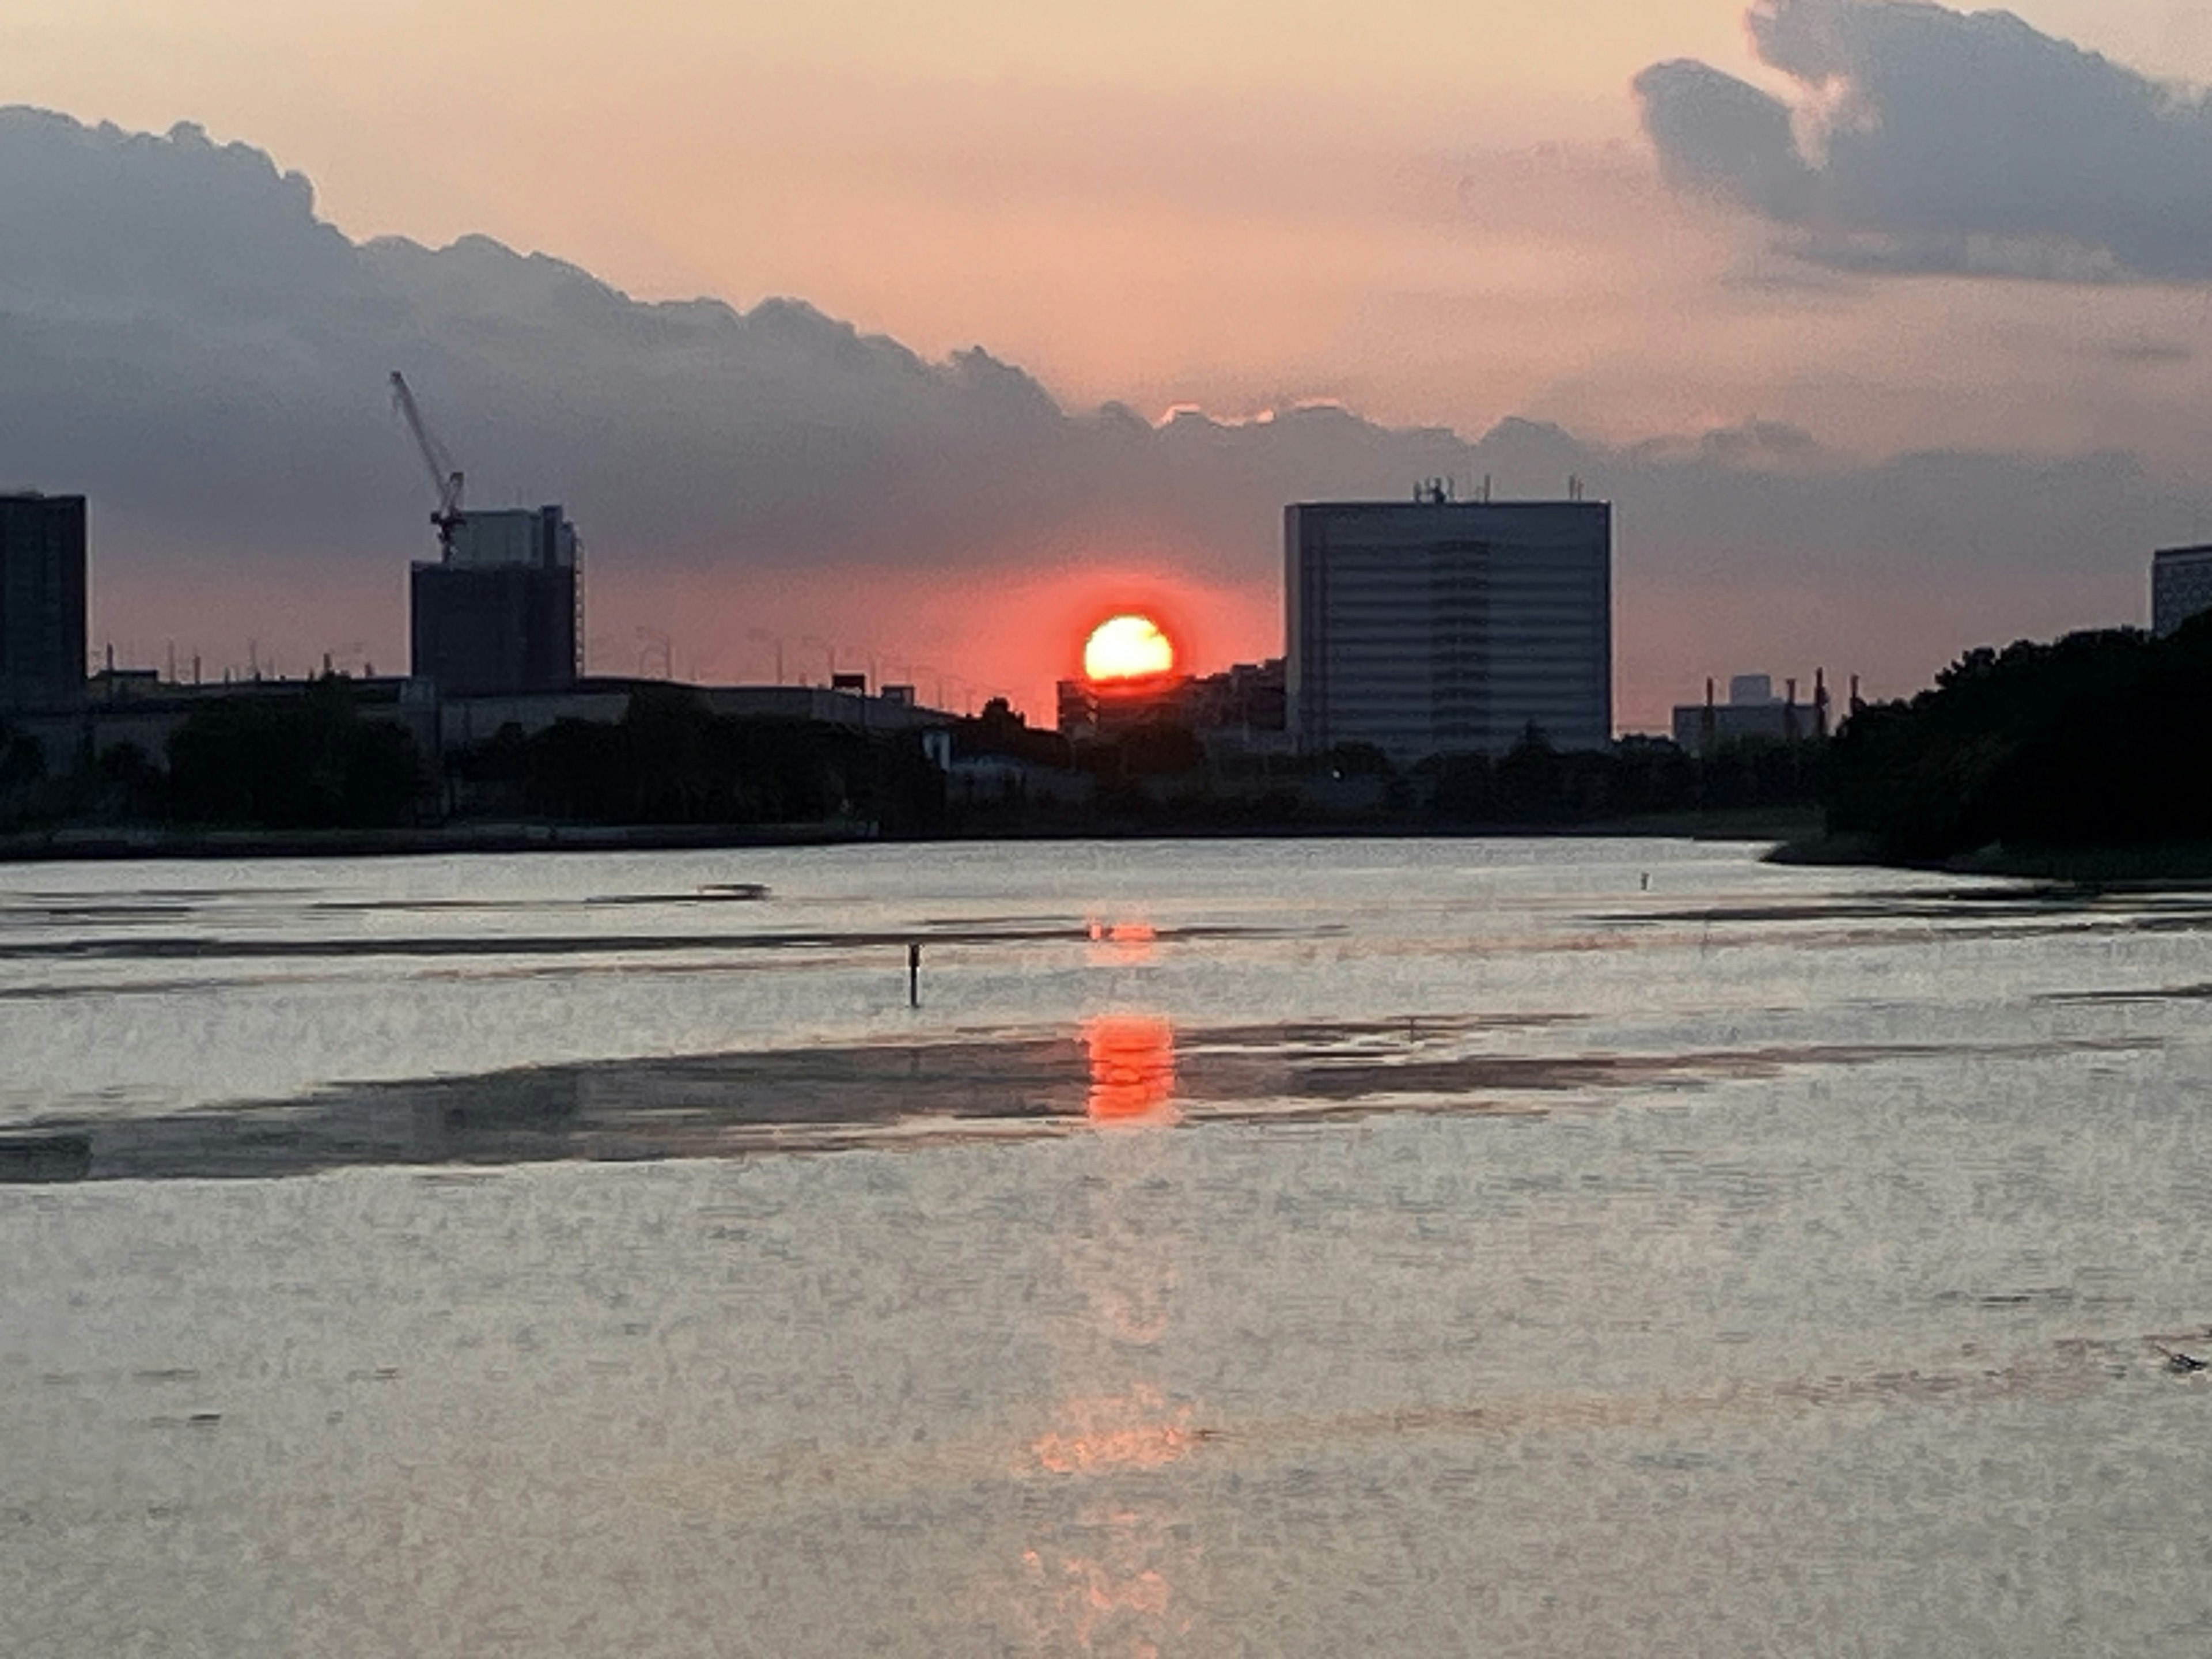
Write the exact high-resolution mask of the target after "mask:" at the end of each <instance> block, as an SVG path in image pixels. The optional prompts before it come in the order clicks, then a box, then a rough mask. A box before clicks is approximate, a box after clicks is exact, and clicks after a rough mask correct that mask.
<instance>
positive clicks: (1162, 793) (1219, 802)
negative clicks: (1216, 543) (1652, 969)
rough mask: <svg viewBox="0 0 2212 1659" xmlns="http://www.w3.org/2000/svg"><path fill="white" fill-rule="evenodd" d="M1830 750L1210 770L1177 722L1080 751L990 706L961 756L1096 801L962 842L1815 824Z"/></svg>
mask: <svg viewBox="0 0 2212 1659" xmlns="http://www.w3.org/2000/svg"><path fill="white" fill-rule="evenodd" d="M1825 750H1826V745H1825V744H1822V743H1819V742H1814V741H1811V740H1806V741H1801V742H1796V743H1785V742H1782V741H1779V740H1773V739H1760V738H1747V739H1742V740H1739V741H1736V742H1734V743H1731V744H1726V745H1724V746H1723V748H1722V749H1721V750H1719V751H1718V752H1717V753H1716V754H1714V755H1711V756H1710V757H1705V758H1702V759H1700V758H1699V757H1694V756H1692V755H1688V754H1686V753H1684V752H1683V751H1682V750H1680V749H1678V748H1676V747H1675V745H1674V744H1673V743H1671V742H1668V741H1667V740H1665V739H1663V738H1657V739H1655V738H1629V739H1627V740H1626V741H1624V742H1622V743H1620V744H1615V745H1614V746H1613V748H1611V749H1609V750H1597V751H1592V752H1564V751H1561V750H1558V749H1555V748H1554V747H1553V745H1552V744H1551V742H1550V741H1549V739H1547V738H1546V737H1545V735H1544V734H1543V732H1541V731H1540V730H1537V729H1534V728H1533V727H1532V728H1531V729H1530V730H1529V731H1528V732H1527V733H1525V734H1524V735H1523V737H1522V739H1521V741H1520V742H1519V743H1517V744H1515V745H1514V747H1513V748H1512V749H1511V750H1509V751H1508V752H1507V753H1505V754H1504V755H1502V756H1497V757H1492V756H1490V755H1487V754H1447V755H1435V756H1431V757H1429V758H1427V759H1425V760H1423V761H1420V762H1418V763H1414V764H1413V765H1411V766H1400V765H1398V764H1396V763H1394V762H1393V761H1392V760H1391V759H1390V757H1389V756H1388V755H1386V754H1385V753H1384V752H1383V750H1380V749H1377V748H1376V747H1374V746H1373V745H1371V744H1361V743H1347V744H1339V745H1338V746H1337V747H1335V748H1334V749H1331V750H1327V751H1325V752H1323V753H1321V754H1315V755H1265V756H1247V757H1233V758H1225V759H1220V760H1216V761H1212V762H1209V760H1208V758H1207V757H1206V751H1205V748H1204V745H1203V744H1202V743H1201V741H1200V738H1199V737H1198V735H1197V734H1196V733H1195V732H1193V731H1191V730H1190V729H1189V728H1188V727H1186V726H1180V725H1176V724H1174V723H1172V722H1168V721H1154V722H1147V723H1146V724H1143V725H1140V726H1135V727H1133V728H1130V729H1128V730H1127V731H1124V732H1121V733H1119V734H1117V735H1115V736H1113V737H1110V738H1098V739H1095V740H1086V741H1085V742H1083V743H1081V744H1076V745H1073V748H1071V747H1070V746H1069V745H1068V744H1067V743H1066V740H1065V739H1063V738H1060V737H1058V736H1057V735H1056V734H1054V733H1052V732H1042V731H1036V730H1032V729H1031V728H1030V727H1028V726H1024V725H1023V724H1022V723H1021V720H1020V718H1019V717H1018V715H1013V714H1011V713H1010V712H1009V711H1007V710H1006V709H1005V708H1004V705H1003V704H994V705H993V706H992V707H990V708H986V709H985V711H984V713H983V714H982V716H981V717H980V718H979V719H978V720H973V721H969V722H967V723H966V724H965V725H963V727H962V728H961V729H960V731H959V732H958V734H957V744H956V752H957V753H958V754H960V755H962V756H963V757H966V756H971V755H1000V756H1006V757H1014V758H1019V759H1023V760H1026V761H1029V762H1030V763H1033V764H1037V765H1058V766H1069V767H1073V768H1074V769H1079V770H1081V771H1084V772H1087V773H1089V774H1090V775H1091V777H1092V778H1093V779H1094V780H1095V781H1096V783H1097V793H1096V795H1095V797H1094V798H1093V800H1092V802H1091V805H1090V807H1089V808H1088V809H1087V810H1084V811H1070V810H1069V809H1067V808H1066V807H1065V806H1060V805H1054V806H1051V807H1048V808H1046V809H1044V810H1042V811H1037V810H1032V809H1030V808H1029V807H1027V806H1026V805H1024V803H1021V802H1018V801H1008V802H1006V803H1003V804H1000V805H995V806H990V805H987V806H983V807H980V808H977V807H970V808H968V809H965V810H963V811H962V813H961V814H960V815H959V822H958V823H957V825H956V826H955V827H957V828H959V829H968V830H973V831H976V832H981V833H988V832H989V831H990V830H991V829H995V828H1006V829H1018V828H1023V827H1030V828H1042V827H1051V828H1055V829H1078V830H1079V829H1082V828H1084V827H1085V824H1086V823H1091V824H1096V825H1097V826H1099V827H1115V826H1128V827H1139V828H1143V829H1158V830H1162V831H1168V830H1173V829H1177V828H1188V829H1237V828H1251V829H1285V828H1295V827H1297V826H1298V825H1300V824H1310V825H1313V826H1316V827H1322V826H1344V825H1357V824H1363V823H1364V824H1371V825H1373V826H1375V827H1376V828H1378V829H1414V828H1422V827H1433V828H1437V829H1485V828H1496V829H1522V828H1528V829H1571V828H1573V827H1575V826H1577V825H1581V824H1588V823H1601V822H1605V821H1608V820H1620V819H1627V818H1637V817H1650V816H1653V815H1656V814H1665V813H1695V812H1707V811H1741V810H1746V809H1778V808H1791V807H1807V808H1810V807H1813V806H1816V805H1818V804H1819V803H1820V799H1821V797H1822V793H1823V790H1824V788H1825V784H1826V761H1825Z"/></svg>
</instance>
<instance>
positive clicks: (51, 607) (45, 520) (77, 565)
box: [0, 495, 85, 709]
mask: <svg viewBox="0 0 2212 1659" xmlns="http://www.w3.org/2000/svg"><path fill="white" fill-rule="evenodd" d="M84 525H85V513H84V497H83V496H82V495H0V709H7V708H15V709H37V708H66V707H68V706H69V705H70V704H71V703H75V702H78V701H80V700H81V699H82V697H83V696H84V683H85V675H84V653H85V577H84Z"/></svg>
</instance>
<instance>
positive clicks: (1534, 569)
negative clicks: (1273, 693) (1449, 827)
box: [1283, 497, 1613, 761]
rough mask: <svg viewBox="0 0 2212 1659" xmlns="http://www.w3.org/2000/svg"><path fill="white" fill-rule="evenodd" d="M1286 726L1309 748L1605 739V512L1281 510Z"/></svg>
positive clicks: (1608, 549) (1571, 743)
mask: <svg viewBox="0 0 2212 1659" xmlns="http://www.w3.org/2000/svg"><path fill="white" fill-rule="evenodd" d="M1283 543H1284V560H1285V581H1284V587H1285V595H1286V599H1287V602H1288V605H1289V611H1290V617H1289V624H1290V626H1289V636H1290V638H1289V645H1290V653H1289V661H1288V665H1287V681H1288V686H1287V690H1288V697H1289V705H1290V721H1291V730H1292V731H1293V732H1296V733H1297V738H1298V742H1299V745H1300V747H1302V748H1304V749H1306V750H1321V749H1327V748H1330V747H1333V746H1334V745H1335V744H1340V743H1366V744H1374V745H1375V746H1376V747H1377V748H1379V749H1381V750H1383V751H1384V752H1385V753H1387V754H1389V756H1390V757H1392V758H1393V759H1395V760H1399V761H1408V760H1418V759H1419V758H1420V757H1423V756H1426V755H1434V754H1444V753H1474V752H1477V751H1481V752H1486V753H1489V754H1492V755H1498V754H1503V753H1504V752H1505V751H1506V750H1509V749H1510V748H1511V747H1512V746H1513V745H1514V744H1516V743H1517V742H1519V741H1520V740H1521V738H1522V734H1523V733H1525V732H1527V731H1528V728H1529V727H1530V726H1536V727H1538V728H1540V729H1541V731H1542V732H1543V733H1544V735H1545V737H1546V738H1547V739H1548V740H1549V741H1550V742H1551V744H1553V747H1554V748H1558V749H1602V748H1604V747H1606V746H1607V744H1610V743H1611V742H1612V740H1613V509H1612V507H1610V506H1609V505H1607V504H1606V503H1604V502H1602V501H1499V502H1491V501H1446V500H1443V499H1437V498H1431V497H1425V498H1423V499H1420V500H1417V501H1343V502H1320V503H1306V504H1303V505H1299V506H1295V507H1288V508H1285V512H1284V524H1283Z"/></svg>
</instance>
